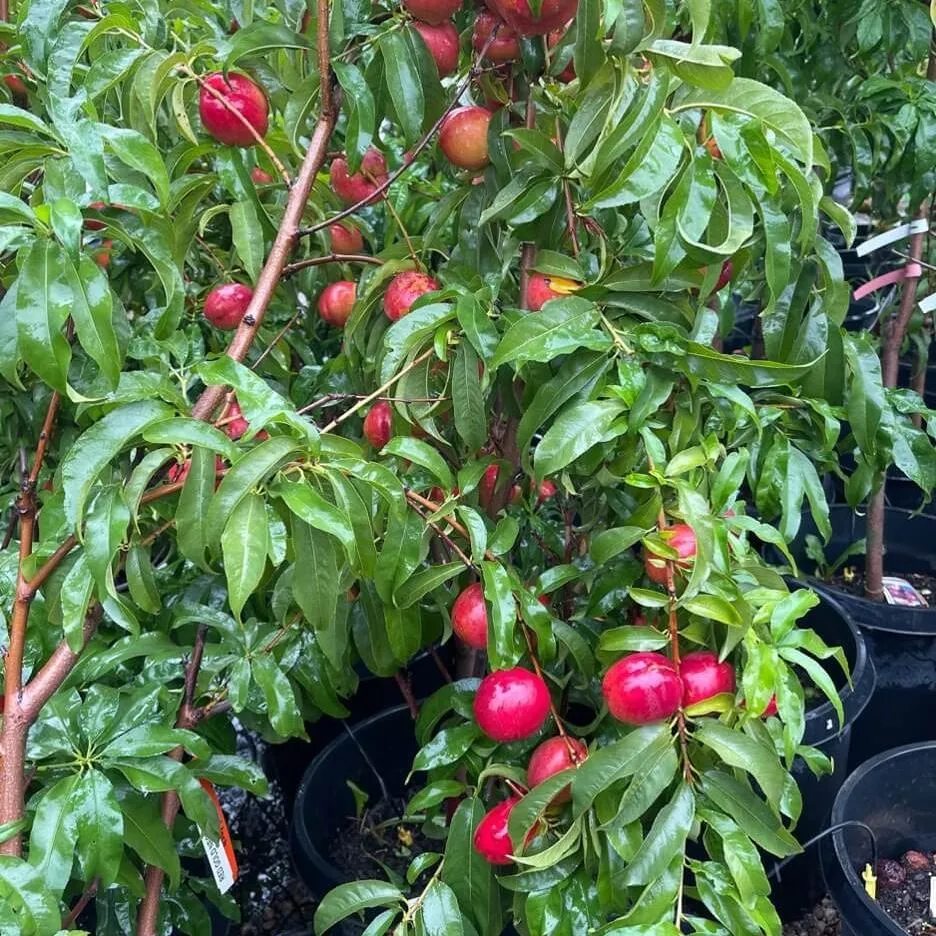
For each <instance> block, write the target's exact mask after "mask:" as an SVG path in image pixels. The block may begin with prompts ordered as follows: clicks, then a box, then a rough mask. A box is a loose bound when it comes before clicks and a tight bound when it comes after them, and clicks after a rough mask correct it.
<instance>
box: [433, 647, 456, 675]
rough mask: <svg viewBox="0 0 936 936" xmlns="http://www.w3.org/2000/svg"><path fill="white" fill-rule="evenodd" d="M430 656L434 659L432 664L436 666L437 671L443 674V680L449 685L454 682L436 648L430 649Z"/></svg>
mask: <svg viewBox="0 0 936 936" xmlns="http://www.w3.org/2000/svg"><path fill="white" fill-rule="evenodd" d="M429 654H430V656H431V657H432V662H433V663H435V665H436V669H437V670H438V671H439V672H440V673H441V674H442V678H443V679H444V680H445V681H446V682H447V683H450V682H451V681H452V674H451V673H450V672H449V671H448V667H447V666H446V665H445V664H444V663H443V662H442V658H441V657H440V656H439V654H438V653H437V652H436V648H435V647H430V648H429Z"/></svg>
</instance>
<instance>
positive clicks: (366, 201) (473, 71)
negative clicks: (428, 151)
mask: <svg viewBox="0 0 936 936" xmlns="http://www.w3.org/2000/svg"><path fill="white" fill-rule="evenodd" d="M498 28H499V27H495V28H494V29H492V30H491V35H490V36H488V40H487V42H485V44H484V45H483V46H482V48H481V51H480V52H478V57H477V59H476V60H475V63H474V65H473V66H472V67H471V68H470V69H468V74H467V75H466V76H465V78H464V80H463V81H462V83H461V84H460V85H459V86H458V87H457V88H456V89H455V91H454V93H453V94H452V99H451V101H449V103H448V106H447V107H446V108H445V110H444V111H442V113H441V114H440V115H439V119H438V120H437V121H436V122H435V123H434V124H433V125H432V126H431V127H430V128H429V129H428V130H427V131H426V132H425V133H424V134H423V136H422V138H421V139H420V140H419V141H418V142H417V143H416V145H415V146H414V147H413V148H412V149H411V150H410V153H411V154H412V159H410V160H409V162H404V163H403V165H402V166H400V168H399V169H397V170H395V171H394V172H391V173H390V175H389V176H387V178H386V179H384V181H383V182H381V183H380V185H378V186H377V188H375V189H374V191H373V192H371V193H370V194H368V195H367V196H366V197H365V198H362V199H361V200H360V201H358V202H355V203H354V204H353V205H350V206H349V207H347V208H343V209H342V210H341V211H339V212H338V213H337V214H335V215H332V217H330V218H326V219H325V220H324V221H318V222H317V223H315V224H313V225H311V227H307V228H303V229H302V230H301V231H299V236H300V237H304V236H305V235H307V234H315V233H316V232H318V231H321V230H322V229H323V228H327V227H330V226H331V225H332V224H334V223H335V222H336V221H341V220H342V219H343V218H347V217H349V216H350V215H353V214H354V213H355V212H357V211H360V210H361V209H362V208H365V207H367V205H370V204H371V203H373V202H375V201H376V200H377V199H378V198H380V197H381V196H382V195H383V194H384V192H386V191H387V189H389V188H390V186H391V185H393V183H394V182H396V180H397V179H399V178H400V176H401V175H403V173H404V172H406V171H407V170H408V169H409V168H410V167H411V166H413V165H415V164H416V157H417V156H418V155H419V154H420V153H421V152H422V151H423V150H424V149H425V148H426V147H427V146H428V145H429V141H430V140H431V139H432V138H433V137H434V136H435V135H436V133H437V132H438V130H439V128H440V127H441V126H442V123H443V121H444V120H445V118H446V117H448V115H449V114H450V113H451V112H452V111H453V110H454V109H455V108H456V107H457V106H458V105H459V102H460V101H461V97H462V95H463V94H464V93H465V91H467V90H468V86H469V85H470V84H471V82H472V81H473V80H474V79H475V78H477V77H478V75H480V74H481V73H482V72H483V71H484V68H483V67H482V65H481V62H482V61H483V59H484V56H485V55H487V51H488V49H489V48H490V47H491V45H492V44H493V42H494V40H495V39H496V38H497V30H498Z"/></svg>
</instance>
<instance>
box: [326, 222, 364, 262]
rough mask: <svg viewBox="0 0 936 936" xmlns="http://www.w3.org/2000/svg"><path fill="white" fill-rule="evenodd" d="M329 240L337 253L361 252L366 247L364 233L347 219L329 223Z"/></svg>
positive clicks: (333, 251)
mask: <svg viewBox="0 0 936 936" xmlns="http://www.w3.org/2000/svg"><path fill="white" fill-rule="evenodd" d="M328 242H329V244H330V246H331V249H332V253H336V254H359V253H360V252H361V251H362V250H363V249H364V235H363V234H361V232H360V230H359V229H358V228H356V227H355V226H354V225H353V224H348V223H347V222H345V221H339V222H338V223H337V224H331V225H329V227H328Z"/></svg>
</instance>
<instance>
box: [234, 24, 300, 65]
mask: <svg viewBox="0 0 936 936" xmlns="http://www.w3.org/2000/svg"><path fill="white" fill-rule="evenodd" d="M308 48H309V43H308V42H307V41H306V39H305V37H304V36H300V35H299V34H298V33H295V32H293V31H292V30H291V29H288V28H287V27H286V26H284V25H282V24H280V23H269V22H266V21H263V20H258V21H257V22H254V23H251V24H250V25H249V26H244V27H243V28H241V29H238V30H237V32H236V33H234V36H233V37H232V38H231V40H230V44H229V46H228V54H227V58H225V60H224V70H225V71H228V69H230V68H231V67H232V66H233V65H234V63H235V62H237V61H239V60H240V59H242V58H244V56H247V55H249V56H250V57H251V58H261V59H262V58H263V56H264V54H265V53H267V52H272V51H273V50H274V49H308Z"/></svg>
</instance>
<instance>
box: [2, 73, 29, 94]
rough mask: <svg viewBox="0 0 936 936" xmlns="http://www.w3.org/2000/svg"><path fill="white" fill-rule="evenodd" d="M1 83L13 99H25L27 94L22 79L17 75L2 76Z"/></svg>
mask: <svg viewBox="0 0 936 936" xmlns="http://www.w3.org/2000/svg"><path fill="white" fill-rule="evenodd" d="M3 83H4V84H5V85H6V86H7V87H8V88H9V89H10V92H11V93H12V95H13V97H26V96H27V95H28V94H29V91H28V89H27V88H26V85H25V83H24V82H23V79H22V78H20V76H19V75H4V76H3Z"/></svg>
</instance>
